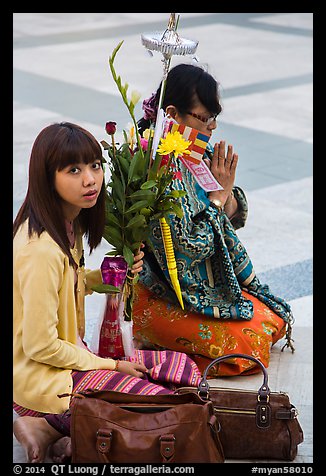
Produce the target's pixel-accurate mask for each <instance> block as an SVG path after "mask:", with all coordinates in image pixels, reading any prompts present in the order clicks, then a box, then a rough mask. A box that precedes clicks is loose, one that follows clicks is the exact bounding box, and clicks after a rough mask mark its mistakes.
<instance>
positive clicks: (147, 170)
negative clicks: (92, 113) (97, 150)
mask: <svg viewBox="0 0 326 476" xmlns="http://www.w3.org/2000/svg"><path fill="white" fill-rule="evenodd" d="M122 44H123V41H121V42H120V43H119V44H118V45H117V47H116V48H115V49H114V50H113V52H112V55H111V56H110V57H109V65H110V70H111V73H112V77H113V79H114V81H115V83H116V85H117V87H118V90H119V92H120V94H121V97H122V100H123V102H124V104H125V105H126V107H127V109H128V111H129V114H130V117H131V120H132V127H131V131H130V132H129V134H127V132H126V131H125V130H124V131H123V136H124V141H123V143H122V144H120V143H118V142H116V140H115V134H116V123H115V122H113V121H110V122H107V123H106V127H105V129H106V132H107V134H108V135H109V136H110V139H111V140H110V142H107V141H104V140H103V141H101V144H102V146H103V148H104V150H106V151H107V154H108V158H109V160H108V162H107V164H108V168H109V172H110V179H109V182H108V183H107V185H106V187H107V199H106V223H105V231H104V235H103V238H104V239H105V240H106V241H107V242H108V243H109V244H110V245H111V246H112V251H110V252H109V253H107V255H108V256H114V257H116V256H122V257H123V258H124V259H125V261H126V263H127V266H128V270H127V274H126V279H125V282H124V286H123V301H124V311H123V315H124V321H127V322H132V312H133V299H134V284H135V283H136V282H137V280H138V276H136V277H135V276H134V275H133V274H132V273H131V266H132V265H133V262H134V255H135V254H137V252H138V251H139V249H140V247H141V245H142V243H144V242H146V240H147V238H148V235H149V222H150V220H152V219H159V220H160V222H161V228H162V236H163V240H164V244H165V250H166V256H167V263H168V267H169V270H170V271H171V272H170V275H171V280H172V283H173V285H174V286H175V289H176V292H177V295H178V298H179V301H180V304H181V305H182V306H183V303H182V297H181V291H180V288H179V289H177V286H178V280H177V271H176V265H175V260H174V253H173V245H172V240H171V236H170V229H169V225H168V224H169V215H170V214H176V215H177V216H179V217H182V213H183V212H182V208H181V205H180V202H179V199H180V197H182V196H184V193H185V192H184V191H181V190H172V191H170V192H169V193H167V192H166V189H167V187H168V186H169V185H170V184H171V182H172V180H173V179H174V178H175V172H174V168H173V165H174V164H173V160H172V159H173V157H177V156H178V155H179V154H187V153H190V152H189V151H188V147H189V145H190V142H189V141H186V140H185V139H184V138H183V136H182V135H181V134H180V133H179V132H178V131H176V132H174V133H171V132H169V131H168V130H167V128H166V129H165V130H163V131H162V134H161V132H160V134H159V135H160V139H159V141H158V146H157V147H156V150H153V141H155V137H154V132H155V131H154V128H153V129H148V130H146V131H145V132H144V134H143V137H141V136H140V134H139V132H138V127H137V121H136V118H135V116H134V109H135V105H136V104H137V102H138V101H139V99H140V95H139V94H138V93H136V92H135V91H133V92H132V93H131V96H130V99H128V96H127V91H128V84H127V83H125V84H123V83H122V80H121V77H120V76H118V75H117V74H116V71H115V68H114V60H115V57H116V54H117V52H118V51H119V49H120V48H121V46H122ZM155 136H157V134H155ZM148 245H149V246H150V243H148ZM107 286H108V285H107V284H103V285H102V286H97V287H94V288H93V289H94V290H95V291H97V292H109V293H112V292H116V293H118V292H120V289H118V288H115V289H114V287H112V286H110V288H108V287H107ZM131 338H132V332H131Z"/></svg>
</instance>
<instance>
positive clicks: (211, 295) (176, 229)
mask: <svg viewBox="0 0 326 476" xmlns="http://www.w3.org/2000/svg"><path fill="white" fill-rule="evenodd" d="M175 170H176V171H180V172H181V174H182V180H179V179H175V180H174V181H173V183H172V185H171V189H174V190H185V191H186V196H185V197H183V198H182V199H181V200H182V205H183V212H184V213H183V217H182V218H178V217H177V216H175V215H171V216H170V227H171V233H172V239H173V244H174V251H175V257H176V262H177V268H178V276H179V281H180V286H181V290H182V296H183V300H184V303H185V308H186V309H188V310H189V311H196V312H199V313H204V314H206V315H209V316H212V317H216V318H221V319H240V320H250V319H251V318H252V317H253V305H252V302H251V301H250V300H248V299H246V298H245V297H244V296H243V295H242V292H241V291H242V289H244V290H246V291H247V292H249V293H250V294H252V295H253V296H256V297H257V298H258V299H260V300H261V301H263V302H264V303H265V304H266V305H267V306H268V307H269V308H270V309H272V310H273V311H274V312H275V313H276V314H277V315H279V316H280V317H282V318H283V319H284V321H285V322H287V323H289V324H291V323H292V320H293V318H292V313H291V308H290V306H289V304H288V303H286V302H285V301H284V300H283V299H281V298H280V297H278V296H275V295H274V294H272V293H271V292H270V290H269V287H268V286H267V285H263V284H261V283H260V281H259V279H258V278H257V276H256V274H255V272H254V269H253V265H252V262H251V260H250V258H249V256H248V253H247V251H246V249H245V247H244V246H243V244H242V243H241V241H240V240H239V238H238V236H237V234H236V229H238V228H240V227H242V226H244V225H245V222H246V218H247V213H248V207H247V200H246V197H245V195H244V193H243V191H242V190H241V189H240V188H239V187H234V190H233V191H234V194H235V198H236V199H237V201H238V206H239V207H238V208H239V211H238V213H237V215H236V216H235V217H234V218H233V219H232V221H230V220H229V218H228V217H227V215H226V214H225V213H224V211H219V210H217V209H216V208H215V207H213V206H212V205H211V203H210V201H209V199H208V196H207V193H206V192H205V191H204V190H203V189H202V188H201V187H200V186H199V185H198V184H197V182H196V180H195V178H194V177H193V175H192V174H191V173H190V172H189V171H188V170H187V168H186V167H185V166H184V165H183V164H182V162H181V161H180V160H179V159H176V160H175ZM149 245H150V248H151V250H150V249H146V252H145V258H144V266H143V271H142V273H140V281H141V283H142V284H143V285H144V286H146V287H147V288H149V289H150V290H151V291H152V292H153V293H155V294H156V295H157V296H160V297H163V298H165V299H167V300H169V301H170V302H173V303H177V299H176V296H175V293H174V291H173V289H172V287H171V285H170V278H169V273H168V269H167V264H166V258H165V252H164V246H163V243H162V235H161V229H160V224H159V221H158V220H153V221H152V222H151V227H150V237H149Z"/></svg>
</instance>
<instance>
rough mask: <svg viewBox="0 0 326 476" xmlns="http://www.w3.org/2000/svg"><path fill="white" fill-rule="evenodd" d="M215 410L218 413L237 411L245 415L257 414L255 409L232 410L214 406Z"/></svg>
mask: <svg viewBox="0 0 326 476" xmlns="http://www.w3.org/2000/svg"><path fill="white" fill-rule="evenodd" d="M214 412H216V413H237V414H244V415H256V412H255V410H232V409H231V410H230V409H229V408H216V407H214Z"/></svg>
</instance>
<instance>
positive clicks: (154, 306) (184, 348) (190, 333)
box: [133, 283, 286, 378]
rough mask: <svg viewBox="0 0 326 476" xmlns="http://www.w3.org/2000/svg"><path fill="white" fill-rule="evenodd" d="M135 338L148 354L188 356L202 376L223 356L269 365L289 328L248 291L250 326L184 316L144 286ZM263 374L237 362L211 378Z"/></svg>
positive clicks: (214, 369)
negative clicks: (168, 352) (165, 351)
mask: <svg viewBox="0 0 326 476" xmlns="http://www.w3.org/2000/svg"><path fill="white" fill-rule="evenodd" d="M135 294H136V296H135V301H134V318H133V319H134V337H135V339H136V341H138V342H139V343H140V345H141V346H142V347H143V348H145V349H146V348H148V349H150V348H152V349H153V348H156V349H160V348H165V349H170V350H174V351H179V352H185V353H187V354H189V355H190V356H191V358H192V359H193V360H194V361H195V363H196V364H197V366H198V368H199V370H200V371H201V372H203V371H204V370H205V368H206V367H207V365H208V364H209V363H210V362H211V361H212V359H215V358H216V357H219V356H221V355H225V354H235V353H242V354H249V355H251V356H253V357H256V358H257V359H258V360H260V361H261V362H262V363H263V364H264V365H265V367H268V365H269V359H270V351H271V347H272V345H273V344H275V343H276V342H277V341H278V340H279V339H281V338H282V337H283V336H284V335H285V332H286V323H285V322H284V320H283V319H282V318H281V317H279V316H277V314H275V313H274V312H273V311H272V310H271V309H269V308H268V307H267V306H266V305H265V304H264V303H262V302H261V301H259V299H257V298H255V297H253V296H251V295H250V294H248V293H247V292H245V291H243V295H244V296H245V297H246V298H248V299H250V300H251V301H252V303H253V306H254V316H253V318H252V319H251V320H250V321H234V320H223V319H214V318H212V317H208V316H205V315H204V314H200V313H196V312H188V311H183V310H182V309H181V307H180V306H174V305H172V304H170V303H168V302H166V301H164V300H163V299H161V298H159V297H157V296H155V295H154V294H153V293H152V292H151V291H149V290H148V289H147V288H145V287H144V286H143V285H142V284H139V283H138V284H137V286H136V293H135ZM257 372H260V368H259V367H258V366H257V365H256V364H255V363H254V362H252V361H250V360H245V359H239V358H235V359H232V360H229V361H227V363H226V362H222V363H221V364H220V365H219V366H214V367H212V369H211V371H210V373H209V377H211V378H214V377H217V376H232V375H240V374H253V373H257Z"/></svg>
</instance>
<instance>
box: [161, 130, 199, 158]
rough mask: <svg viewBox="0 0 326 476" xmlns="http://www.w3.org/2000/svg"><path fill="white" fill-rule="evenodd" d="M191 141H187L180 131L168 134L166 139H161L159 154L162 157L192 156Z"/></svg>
mask: <svg viewBox="0 0 326 476" xmlns="http://www.w3.org/2000/svg"><path fill="white" fill-rule="evenodd" d="M190 144H191V141H188V140H185V139H184V138H183V136H182V135H181V134H180V132H179V131H175V132H173V134H172V133H171V132H168V133H167V135H166V137H165V139H163V138H162V139H161V142H160V145H159V146H158V148H157V152H158V153H159V154H160V155H169V154H172V153H173V154H174V157H178V155H183V154H190V150H188V147H189V146H190Z"/></svg>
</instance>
